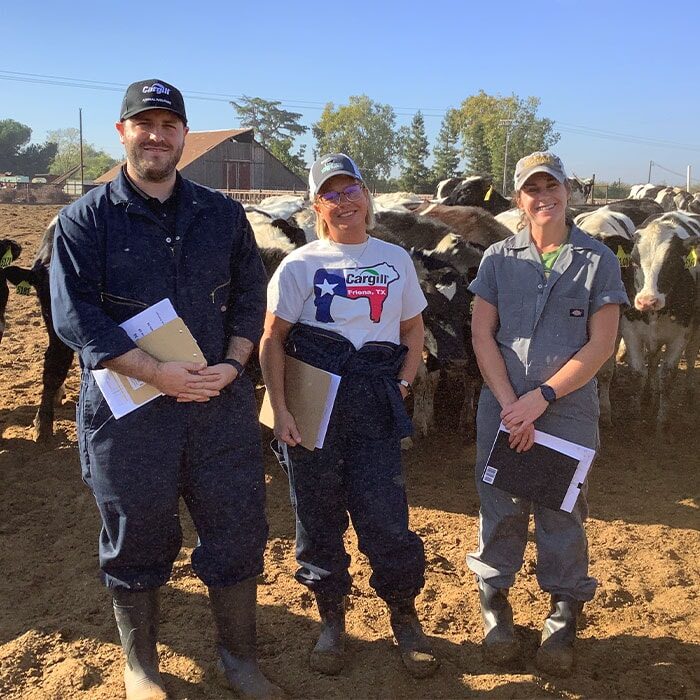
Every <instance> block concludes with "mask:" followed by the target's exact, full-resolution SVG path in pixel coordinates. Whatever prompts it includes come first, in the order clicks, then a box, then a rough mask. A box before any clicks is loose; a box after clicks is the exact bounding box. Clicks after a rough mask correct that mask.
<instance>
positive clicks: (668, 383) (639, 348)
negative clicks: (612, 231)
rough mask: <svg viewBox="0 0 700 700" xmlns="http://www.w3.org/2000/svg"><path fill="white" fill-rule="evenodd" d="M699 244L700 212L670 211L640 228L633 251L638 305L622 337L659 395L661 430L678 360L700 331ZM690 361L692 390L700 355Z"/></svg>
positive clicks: (626, 317)
mask: <svg viewBox="0 0 700 700" xmlns="http://www.w3.org/2000/svg"><path fill="white" fill-rule="evenodd" d="M698 244H700V215H695V214H687V213H684V212H669V213H665V214H662V215H656V216H654V217H650V218H649V219H648V220H647V221H646V222H644V224H642V226H641V227H639V228H638V229H637V239H636V242H635V245H634V248H633V250H632V264H633V266H634V279H633V282H632V287H631V288H630V289H628V295H629V297H630V299H631V300H632V301H633V307H632V308H630V309H628V310H627V311H625V313H624V314H623V316H622V320H621V328H622V336H623V338H624V341H625V346H626V348H627V362H628V364H629V366H630V368H631V369H632V371H633V373H634V376H635V379H636V380H637V382H638V383H640V384H642V383H645V388H648V389H650V391H651V392H652V397H653V398H654V399H656V398H658V414H657V422H656V424H657V428H659V429H660V428H662V427H664V426H665V425H666V424H667V422H668V421H669V417H670V399H671V395H672V389H673V379H674V376H675V374H676V372H677V369H678V362H679V360H680V358H681V355H682V354H683V351H684V350H685V348H686V346H687V345H688V341H689V340H690V339H691V337H693V336H694V334H695V332H696V331H697V324H698V310H697V309H698V306H697V301H696V300H697V295H698V288H697V271H695V270H693V268H694V267H696V266H697V246H698ZM691 270H692V271H691ZM664 346H665V351H664V352H662V349H663V348H664ZM696 352H697V350H696ZM687 359H688V365H689V371H688V373H687V376H688V382H689V384H688V386H689V391H690V387H692V384H693V380H694V378H693V375H694V372H693V370H692V368H693V366H694V363H695V357H688V358H687ZM642 393H643V392H642V391H639V392H638V395H640V396H641V395H642Z"/></svg>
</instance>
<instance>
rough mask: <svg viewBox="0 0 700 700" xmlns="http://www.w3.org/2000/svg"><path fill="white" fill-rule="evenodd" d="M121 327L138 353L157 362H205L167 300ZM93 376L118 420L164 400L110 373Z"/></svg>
mask: <svg viewBox="0 0 700 700" xmlns="http://www.w3.org/2000/svg"><path fill="white" fill-rule="evenodd" d="M121 326H122V327H123V328H124V330H126V331H127V333H128V334H129V337H130V338H131V339H132V340H133V341H134V343H135V344H136V346H137V347H138V348H139V349H141V350H143V351H144V352H146V353H148V354H149V355H151V357H154V358H155V359H156V360H158V361H159V362H206V360H205V358H204V355H203V354H202V351H201V350H200V348H199V346H198V345H197V341H196V340H195V339H194V337H193V335H192V333H190V330H189V329H188V328H187V326H186V325H185V322H184V321H183V320H182V319H181V318H180V317H179V316H177V315H176V312H175V309H174V308H173V306H172V304H171V303H170V301H169V300H167V299H164V300H163V301H160V302H158V303H157V304H154V305H153V306H151V307H149V308H148V309H146V310H145V311H142V312H140V313H139V314H137V315H136V316H134V317H133V318H131V319H129V320H128V321H125V322H124V323H123V324H121ZM92 374H93V376H94V378H95V381H96V383H97V385H98V386H99V387H100V390H101V391H102V394H103V396H104V397H105V400H106V401H107V404H108V405H109V408H110V410H111V411H112V414H113V415H114V417H115V418H117V419H119V418H121V417H122V416H125V415H127V414H128V413H131V412H132V411H134V410H136V409H137V408H139V406H143V405H144V404H146V403H148V402H149V401H152V400H153V399H156V398H158V397H159V396H163V394H162V392H160V391H158V389H156V388H155V387H154V386H151V385H150V384H146V383H145V382H142V381H140V380H138V379H134V378H133V377H128V376H126V375H124V374H120V373H119V372H114V371H113V370H110V369H97V370H92Z"/></svg>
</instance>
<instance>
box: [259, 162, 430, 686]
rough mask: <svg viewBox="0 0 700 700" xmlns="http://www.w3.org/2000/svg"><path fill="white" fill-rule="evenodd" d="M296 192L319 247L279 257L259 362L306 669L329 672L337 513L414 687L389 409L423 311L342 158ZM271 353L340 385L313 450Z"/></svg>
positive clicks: (420, 659) (403, 529) (339, 650)
mask: <svg viewBox="0 0 700 700" xmlns="http://www.w3.org/2000/svg"><path fill="white" fill-rule="evenodd" d="M309 190H310V195H309V196H310V197H311V200H312V201H313V207H314V210H315V212H316V218H317V226H316V230H317V233H318V236H319V239H318V240H317V241H313V242H311V243H308V244H307V245H305V246H303V247H301V248H299V249H298V250H296V251H294V252H292V253H290V254H289V255H288V256H287V257H286V258H285V259H284V260H283V262H282V263H281V265H280V266H279V268H278V269H277V271H276V272H275V274H274V275H273V277H272V279H271V281H270V285H269V287H268V306H267V316H266V320H265V331H264V333H263V338H262V341H261V345H260V361H261V365H262V370H263V375H264V377H265V383H266V385H267V389H268V392H269V395H270V400H271V404H272V408H273V412H274V416H275V437H276V439H277V445H278V450H277V451H278V456H279V457H280V462H281V463H282V465H283V467H284V468H285V471H286V472H287V474H288V477H289V484H290V494H291V499H292V505H293V506H294V508H295V513H296V532H297V540H296V558H297V562H298V564H299V566H300V568H299V570H298V571H297V573H296V578H297V580H298V581H299V582H300V583H302V584H304V585H306V586H307V587H308V588H310V589H311V590H312V591H313V592H314V594H315V596H316V601H317V604H318V609H319V613H320V616H321V634H320V637H319V640H318V642H317V643H316V646H315V647H314V649H313V651H312V653H311V659H310V663H311V667H312V668H314V669H315V670H318V671H321V672H324V673H328V674H337V673H339V672H340V670H341V669H342V667H343V663H344V657H345V643H344V637H345V597H346V596H347V594H348V593H349V592H350V583H351V578H350V574H349V572H348V567H349V564H350V557H349V556H348V554H347V552H346V551H345V547H344V545H343V535H344V533H345V531H346V530H347V527H348V525H349V518H348V515H349V516H350V518H352V522H353V526H354V528H355V531H356V533H357V537H358V543H359V547H360V550H361V551H362V552H363V553H364V554H366V555H367V557H368V558H369V561H370V565H371V566H372V576H371V578H370V585H371V586H372V587H373V588H374V589H375V590H376V591H377V594H378V595H379V596H380V597H381V598H382V599H384V600H385V601H386V603H387V604H388V606H389V609H390V612H391V626H392V630H393V632H394V636H395V637H396V641H397V643H398V646H399V651H400V653H401V658H402V660H403V663H404V664H405V666H406V668H407V669H408V671H409V672H410V673H411V674H412V675H414V676H416V677H424V676H428V675H430V674H432V673H433V672H434V671H435V669H436V668H437V660H436V658H435V656H434V655H433V652H432V649H431V645H430V642H429V640H428V639H427V637H426V636H425V635H424V634H423V631H422V629H421V625H420V622H419V621H418V617H417V615H416V610H415V604H414V601H415V597H416V595H417V594H418V593H419V592H420V590H421V589H422V587H423V585H424V573H425V556H424V552H423V542H422V541H421V539H420V538H419V537H418V535H416V534H415V533H414V532H412V531H411V530H410V529H409V527H408V505H407V500H406V491H405V487H404V482H403V476H402V468H401V449H400V440H401V438H402V437H405V436H406V435H408V434H409V433H410V429H411V428H410V421H409V419H408V416H407V414H406V409H405V407H404V405H403V399H404V398H405V397H406V396H407V395H408V393H409V392H410V389H411V382H412V381H413V379H414V377H415V374H416V371H417V369H418V365H419V363H420V362H421V352H422V349H423V335H424V330H423V319H422V316H421V312H422V311H423V309H424V308H425V306H426V301H425V297H424V296H423V293H422V291H421V289H420V286H419V284H418V279H417V276H416V272H415V268H414V267H413V263H412V261H411V258H410V256H409V255H408V253H407V252H406V251H405V250H403V249H402V248H400V247H398V246H396V245H392V244H390V243H386V242H384V241H381V240H378V239H376V238H373V237H372V236H370V235H369V234H368V229H369V230H371V227H372V225H373V223H374V215H373V209H372V200H371V197H370V195H369V192H368V191H367V188H366V187H365V185H364V183H363V181H362V176H361V174H360V171H359V169H358V168H357V165H355V163H354V162H353V161H352V159H351V158H349V157H348V156H346V155H345V154H342V153H336V154H332V155H329V156H324V157H323V158H320V159H319V160H317V161H316V162H315V163H314V164H313V166H312V168H311V171H310V173H309ZM285 353H286V354H289V355H292V356H294V357H296V358H297V359H300V360H303V361H305V362H307V363H309V364H312V365H314V366H316V367H320V368H321V369H324V370H327V371H331V372H334V373H335V374H339V375H341V376H342V380H341V384H340V388H339V390H338V395H337V398H336V401H335V404H334V408H333V413H332V416H331V420H330V423H329V426H328V431H327V434H326V438H325V442H324V445H323V448H321V449H316V450H313V451H310V450H307V449H306V448H304V447H302V446H301V444H300V442H301V435H300V434H299V430H298V428H297V425H296V422H295V420H294V416H293V415H292V414H291V413H290V412H289V410H288V408H287V405H286V402H285V396H284V365H285Z"/></svg>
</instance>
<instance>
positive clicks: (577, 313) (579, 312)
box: [569, 309, 584, 318]
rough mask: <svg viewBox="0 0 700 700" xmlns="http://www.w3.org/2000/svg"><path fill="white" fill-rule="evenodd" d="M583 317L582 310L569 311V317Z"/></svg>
mask: <svg viewBox="0 0 700 700" xmlns="http://www.w3.org/2000/svg"><path fill="white" fill-rule="evenodd" d="M583 315H584V312H583V309H569V316H573V317H574V318H583Z"/></svg>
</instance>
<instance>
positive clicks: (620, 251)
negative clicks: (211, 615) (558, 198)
mask: <svg viewBox="0 0 700 700" xmlns="http://www.w3.org/2000/svg"><path fill="white" fill-rule="evenodd" d="M574 223H575V224H576V225H577V226H578V227H579V228H580V229H581V230H583V231H585V232H586V233H587V234H589V235H590V236H592V237H593V238H597V239H598V240H599V241H601V242H602V243H604V244H605V245H606V246H607V247H608V248H610V250H612V252H613V253H615V257H616V258H617V261H618V263H619V265H620V273H621V276H622V281H623V282H624V284H625V289H627V290H629V289H631V287H632V285H633V271H632V265H631V261H632V249H633V247H634V241H635V227H634V223H633V222H632V220H631V219H630V218H629V217H628V216H626V215H625V214H622V213H621V212H617V211H614V210H613V209H611V208H610V207H600V208H599V209H596V210H594V211H591V212H586V213H583V214H579V215H578V216H577V217H576V218H575V219H574ZM620 338H621V332H620V331H618V337H617V341H616V343H615V348H616V350H617V348H618V346H619V344H620ZM615 355H616V353H613V355H612V356H611V357H609V358H608V359H607V360H606V362H605V363H604V364H603V366H602V367H601V368H600V369H599V370H598V374H597V375H596V378H597V380H598V396H599V400H600V423H601V425H604V426H606V427H610V426H612V409H611V405H610V385H611V383H612V380H613V377H614V375H615V366H616V360H615Z"/></svg>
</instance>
